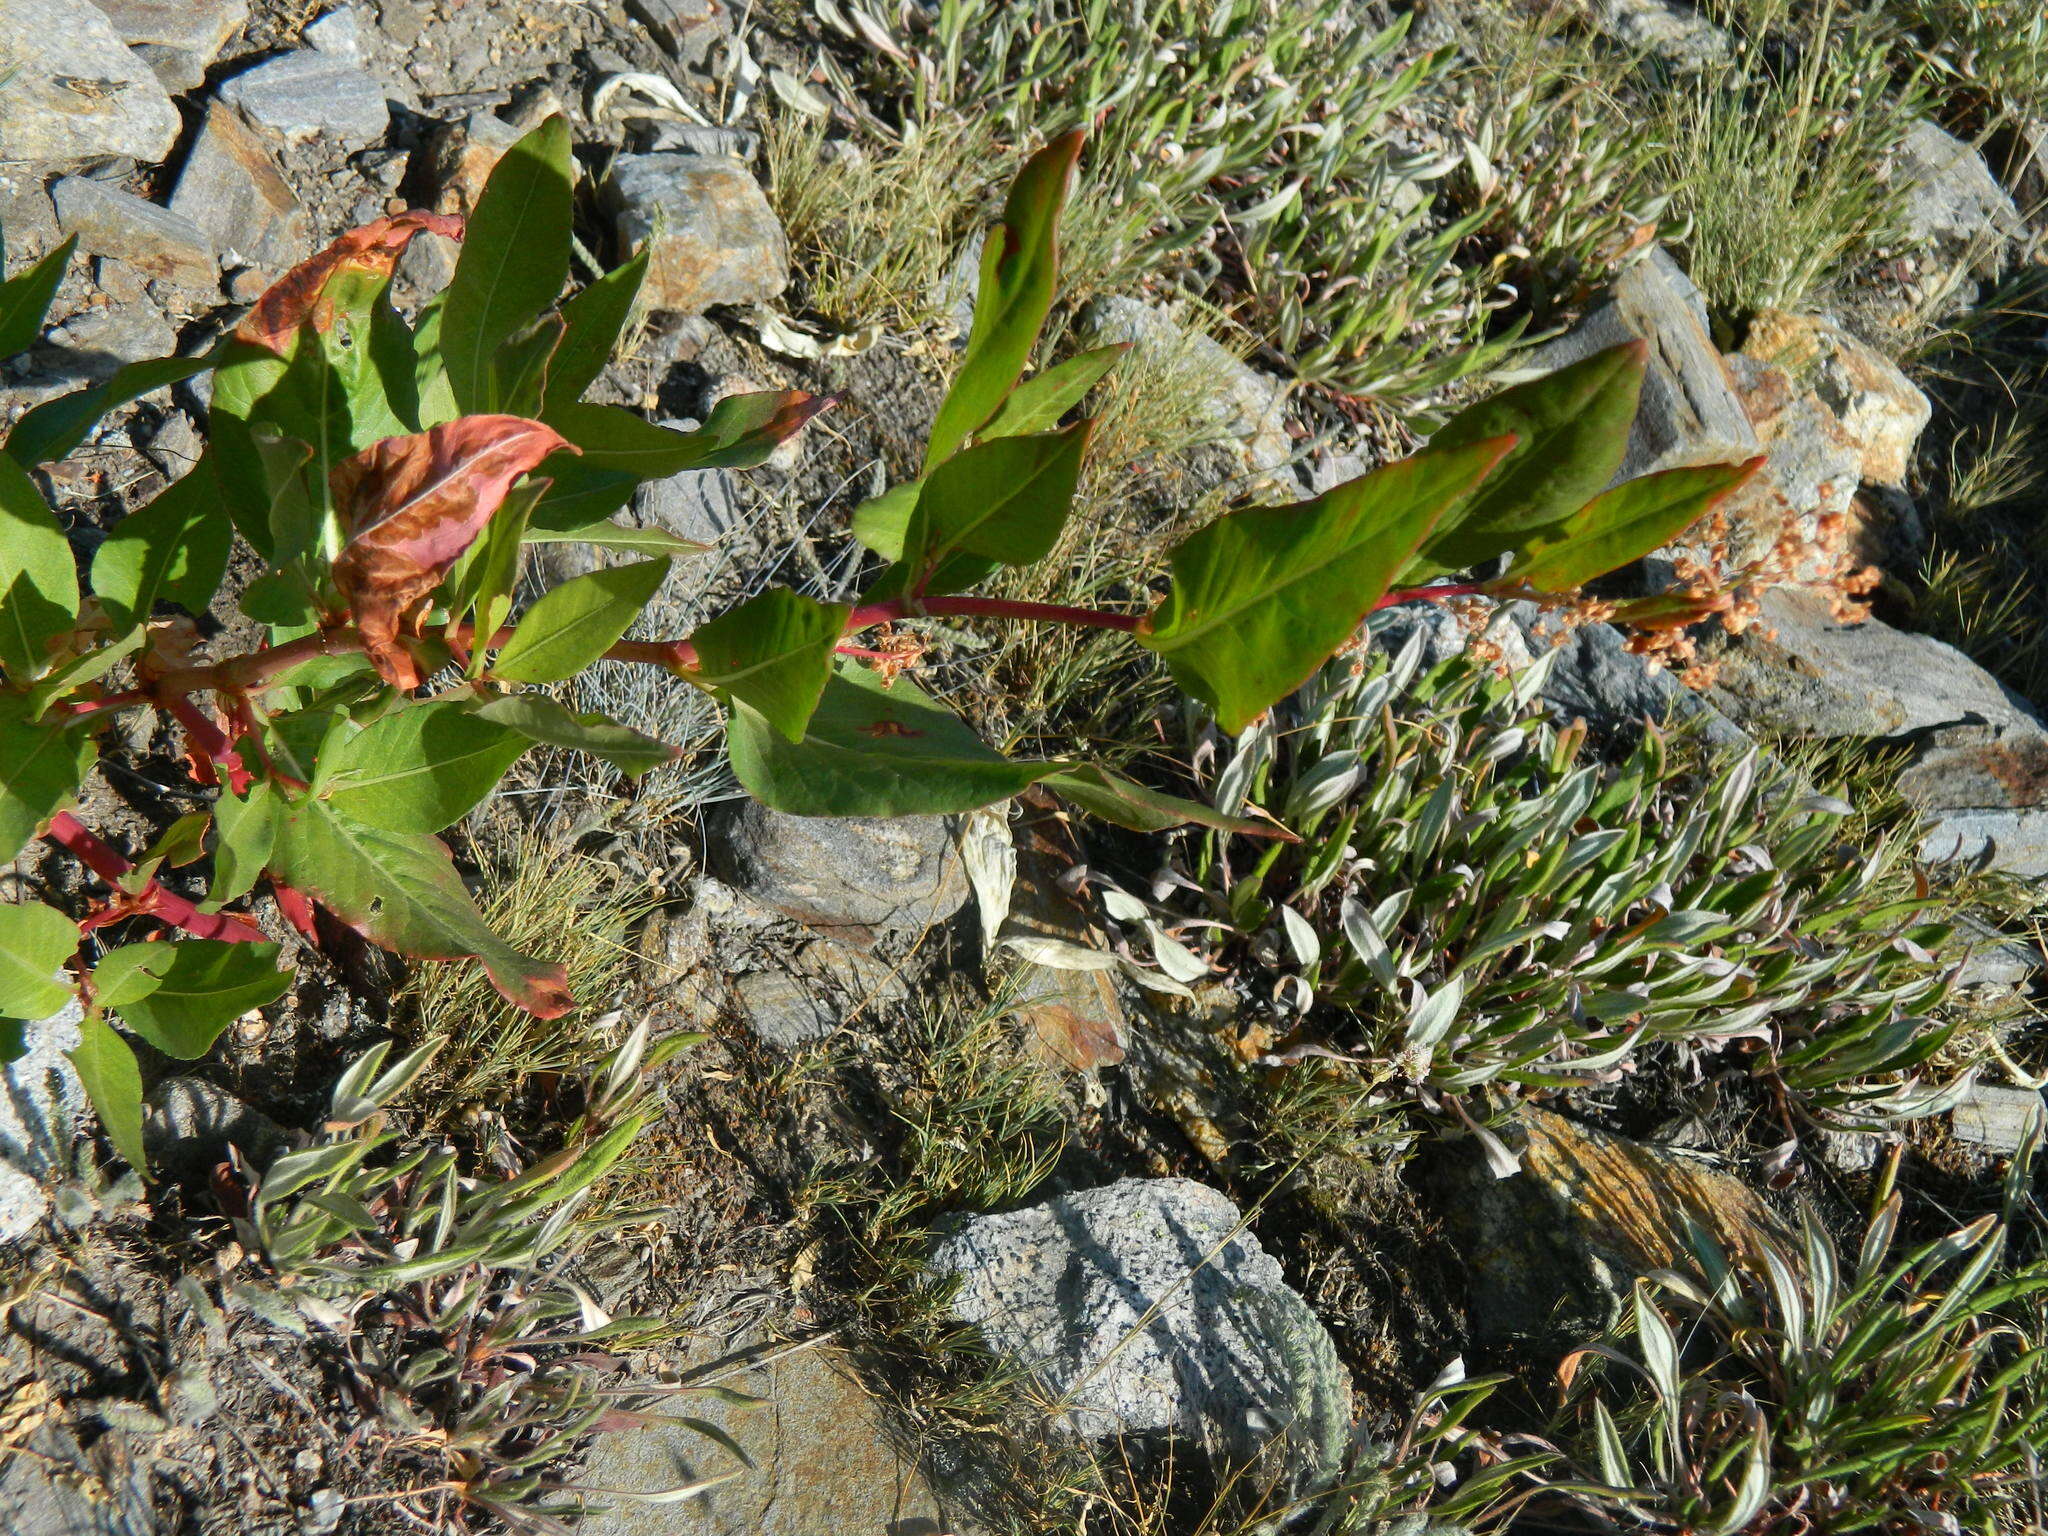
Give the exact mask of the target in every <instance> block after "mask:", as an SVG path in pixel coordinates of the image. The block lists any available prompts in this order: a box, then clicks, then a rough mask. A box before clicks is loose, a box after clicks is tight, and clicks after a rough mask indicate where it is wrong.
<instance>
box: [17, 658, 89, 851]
mask: <svg viewBox="0 0 2048 1536" xmlns="http://www.w3.org/2000/svg"><path fill="white" fill-rule="evenodd" d="M39 707H40V706H39V704H38V701H36V700H35V699H33V698H30V697H27V696H25V695H22V694H10V693H4V692H0V860H7V859H12V858H13V857H14V856H15V855H16V854H17V853H19V852H21V850H22V848H23V847H24V846H26V845H27V843H28V840H29V839H30V838H32V837H34V836H35V835H36V832H37V831H38V830H39V829H40V828H41V827H42V825H43V824H44V823H45V822H47V821H48V820H49V819H50V818H51V817H52V816H54V815H56V814H57V813H58V812H59V811H61V810H63V809H64V808H65V807H66V806H67V805H69V804H70V803H71V801H72V797H73V796H75V795H76V794H77V793H78V785H79V782H80V781H81V780H82V779H84V777H85V775H86V770H87V769H89V768H91V767H92V765H93V759H94V758H95V757H97V756H98V755H99V754H98V748H97V747H96V746H95V745H94V744H93V739H92V733H91V732H90V731H89V730H88V729H87V728H86V723H85V722H83V721H73V720H65V719H62V718H52V719H43V720H37V719H36V718H35V714H36V711H37V710H38V708H39Z"/></svg>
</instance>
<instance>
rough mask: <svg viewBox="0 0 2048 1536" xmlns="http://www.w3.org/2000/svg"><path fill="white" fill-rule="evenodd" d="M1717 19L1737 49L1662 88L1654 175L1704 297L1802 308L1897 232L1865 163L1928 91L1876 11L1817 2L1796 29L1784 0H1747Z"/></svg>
mask: <svg viewBox="0 0 2048 1536" xmlns="http://www.w3.org/2000/svg"><path fill="white" fill-rule="evenodd" d="M1726 19H1727V20H1729V21H1730V22H1731V23H1732V24H1733V25H1734V26H1735V27H1736V29H1737V31H1738V34H1739V36H1740V38H1741V47H1740V48H1739V50H1738V53H1737V56H1736V59H1735V61H1734V62H1733V63H1731V64H1729V65H1726V66H1722V67H1719V68H1709V69H1707V70H1705V71H1702V72H1701V73H1700V74H1699V75H1698V76H1696V77H1693V78H1692V79H1691V80H1689V81H1685V82H1679V83H1677V84H1674V86H1673V87H1672V88H1671V90H1670V92H1669V93H1668V95H1667V96H1666V98H1665V100H1664V102H1663V105H1662V110H1661V113H1660V117H1659V121H1658V122H1657V126H1656V130H1655V131H1656V135H1657V137H1658V138H1659V140H1660V141H1662V142H1663V143H1664V144H1665V145H1666V146H1667V147H1666V149H1665V152H1664V155H1663V156H1662V158H1661V159H1660V161H1659V162H1658V163H1657V164H1656V166H1655V169H1654V174H1656V175H1657V176H1659V177H1660V178H1661V179H1663V180H1664V181H1665V182H1666V183H1667V184H1668V185H1670V186H1671V187H1672V188H1673V189H1674V194H1675V196H1674V207H1675V208H1676V209H1677V210H1678V211H1679V212H1680V213H1682V214H1683V216H1684V217H1685V218H1686V220H1687V221H1688V223H1689V225H1690V230H1691V232H1690V234H1689V235H1688V236H1687V238H1686V239H1685V241H1684V242H1683V244H1684V250H1685V255H1686V262H1687V268H1688V271H1689V272H1690V274H1691V276H1692V278H1693V280H1694V281H1695V282H1697V283H1698V284H1699V285H1700V287H1701V288H1702V289H1703V290H1704V291H1705V292H1706V293H1707V295H1708V297H1709V299H1710V301H1711V302H1713V303H1714V304H1716V305H1717V306H1719V307H1720V308H1722V309H1723V310H1725V311H1727V312H1731V313H1738V314H1739V313H1744V312H1747V311H1750V310H1755V309H1760V308H1766V307H1769V308H1776V309H1802V308H1810V307H1812V306H1813V305H1814V304H1815V303H1818V302H1820V301H1821V300H1822V299H1823V298H1824V297H1825V296H1826V295H1827V294H1828V293H1829V291H1830V290H1831V289H1833V288H1834V287H1835V286H1836V285H1838V284H1839V283H1840V282H1841V281H1842V280H1843V278H1844V277H1845V276H1846V275H1847V274H1848V273H1849V272H1850V271H1852V270H1853V269H1854V268H1855V267H1856V266H1858V265H1859V264H1860V263H1862V262H1864V261H1865V260H1867V259H1868V258H1870V257H1871V256H1872V255H1874V254H1875V253H1876V252H1877V251H1879V250H1880V249H1881V248H1882V247H1883V246H1885V244H1886V243H1887V242H1888V241H1890V240H1891V239H1893V238H1894V237H1895V236H1896V234H1897V231H1898V228H1899V218H1900V212H1901V209H1902V207H1903V203H1904V197H1905V189H1904V188H1903V187H1900V186H1897V185H1895V184H1891V183H1887V182H1886V181H1884V180H1882V179H1881V178H1880V177H1879V175H1878V174H1877V169H1876V168H1877V167H1879V166H1880V165H1882V164H1883V163H1884V161H1885V159H1886V157H1887V155H1888V154H1889V153H1890V152H1891V151H1892V150H1893V148H1894V147H1895V146H1896V145H1897V144H1898V143H1899V141H1900V140H1901V139H1902V138H1903V136H1904V134H1905V132H1906V129H1907V128H1908V127H1909V126H1910V125H1911V124H1912V122H1913V121H1914V120H1915V119H1916V118H1919V117H1924V116H1925V115H1926V113H1927V107H1928V100H1927V93H1926V90H1925V87H1924V83H1923V82H1922V80H1921V79H1920V78H1919V77H1918V76H1917V75H1913V74H1908V76H1907V77H1906V78H1905V79H1903V80H1901V79H1900V78H1898V75H1897V71H1896V69H1895V58H1896V50H1897V46H1898V34H1897V30H1896V27H1895V26H1894V25H1893V24H1892V23H1891V22H1889V21H1888V20H1887V19H1886V18H1885V17H1884V16H1883V15H1882V14H1881V13H1878V12H1874V11H1852V10H1847V9H1846V8H1845V7H1843V6H1841V5H1840V4H1838V3H1837V0H1825V3H1824V4H1823V5H1822V6H1821V7H1820V10H1819V12H1818V14H1817V15H1816V16H1815V17H1814V18H1813V19H1812V21H1811V22H1810V23H1804V24H1801V25H1799V26H1797V27H1796V29H1795V27H1794V22H1795V21H1800V22H1803V20H1804V19H1803V17H1799V16H1795V13H1794V10H1793V7H1792V5H1791V3H1790V0H1754V3H1752V4H1749V5H1745V6H1742V7H1740V8H1739V12H1738V14H1735V15H1732V16H1729V17H1727V18H1726Z"/></svg>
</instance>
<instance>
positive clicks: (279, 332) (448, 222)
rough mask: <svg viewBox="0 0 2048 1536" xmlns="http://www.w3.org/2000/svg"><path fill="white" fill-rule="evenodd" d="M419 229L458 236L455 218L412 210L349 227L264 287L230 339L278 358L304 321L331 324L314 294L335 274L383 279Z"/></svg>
mask: <svg viewBox="0 0 2048 1536" xmlns="http://www.w3.org/2000/svg"><path fill="white" fill-rule="evenodd" d="M423 229H425V230H432V231H433V232H434V233H435V234H437V235H446V236H447V237H448V238H449V239H450V240H460V239H461V238H462V220H461V219H459V218H457V217H455V216H454V215H453V214H446V213H427V212H424V211H422V210H420V209H417V208H415V209H410V210H408V211H407V212H405V213H400V214H394V215H392V216H391V217H390V218H388V219H378V220H377V221H376V222H375V223H371V224H365V225H363V226H362V227H361V228H360V229H352V230H350V231H349V232H348V233H347V234H345V235H343V236H342V237H341V238H340V239H339V240H337V241H335V242H334V244H332V245H330V246H328V247H327V249H326V250H324V251H322V252H321V253H320V254H319V255H317V256H314V257H311V258H310V259H308V260H306V261H302V262H300V263H299V264H298V265H297V266H296V267H293V268H292V269H291V271H289V272H287V273H285V275H284V276H283V277H281V278H279V279H278V280H277V281H276V282H274V283H272V284H271V285H270V286H269V287H268V288H267V289H265V290H264V293H263V297H262V298H260V299H258V300H257V301H256V307H255V308H253V309H251V310H250V311H249V313H248V314H246V315H244V316H243V317H242V323H241V324H240V325H237V326H236V327H235V338H236V340H238V341H247V342H253V343H254V344H255V345H257V346H259V347H263V348H266V349H267V350H269V351H272V352H275V353H277V354H278V355H279V356H280V357H282V356H283V355H284V351H285V348H286V346H287V345H288V344H289V343H290V341H291V339H292V337H293V336H294V335H295V334H297V332H298V329H299V327H300V326H302V325H304V324H305V323H306V321H307V320H308V319H310V320H312V322H313V328H314V329H315V330H320V331H324V330H326V329H327V328H328V326H329V325H330V324H332V323H333V322H332V319H331V317H330V316H329V315H328V314H327V313H326V312H325V310H324V309H323V307H322V305H321V302H320V296H321V294H322V293H323V292H324V291H325V289H326V287H327V283H328V280H329V279H330V278H332V277H333V276H334V274H335V273H337V272H340V271H344V270H347V269H354V270H357V271H361V272H371V273H375V274H376V275H377V276H379V277H388V276H390V274H391V270H392V268H394V267H396V266H397V265H398V258H399V257H400V256H402V255H403V254H404V253H405V248H406V246H407V245H409V244H411V242H412V237H413V236H414V235H416V234H418V233H419V232H420V231H421V230H423Z"/></svg>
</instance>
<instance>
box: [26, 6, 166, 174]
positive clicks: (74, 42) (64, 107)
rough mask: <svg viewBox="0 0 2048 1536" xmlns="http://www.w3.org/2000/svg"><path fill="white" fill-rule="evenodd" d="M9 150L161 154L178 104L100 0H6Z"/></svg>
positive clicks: (39, 156) (61, 157)
mask: <svg viewBox="0 0 2048 1536" xmlns="http://www.w3.org/2000/svg"><path fill="white" fill-rule="evenodd" d="M0 75H8V76H11V78H9V79H8V81H7V87H6V89H5V90H0V159H5V160H54V161H62V162H77V161H81V160H90V159H92V158H94V157H95V156H99V155H128V156H130V157H132V158H134V159H136V160H147V161H156V160H161V159H163V158H164V156H166V155H168V154H169V153H170V152H171V146H172V145H173V144H175V143H176V142H177V140H178V110H177V108H176V107H174V106H172V105H171V98H170V95H169V94H168V93H167V92H166V91H165V90H164V87H163V83H162V82H161V81H160V80H158V79H157V77H156V75H155V73H154V72H153V71H152V70H151V69H150V67H149V65H148V64H147V63H146V62H145V61H144V60H142V59H140V58H138V57H137V56H136V55H135V54H134V53H132V52H130V51H129V48H128V45H127V43H126V42H124V41H123V40H122V38H121V35H120V33H119V32H117V31H116V30H115V29H114V23H113V22H112V21H110V20H109V19H108V18H107V14H106V13H105V12H104V11H102V10H101V9H99V7H98V6H96V5H94V4H92V0H0Z"/></svg>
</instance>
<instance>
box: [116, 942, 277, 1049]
mask: <svg viewBox="0 0 2048 1536" xmlns="http://www.w3.org/2000/svg"><path fill="white" fill-rule="evenodd" d="M277 957H278V947H277V946H276V945H275V944H228V943H224V942H222V941H221V940H219V939H183V940H180V941H178V942H176V943H137V944H124V945H122V946H121V947H120V948H119V949H115V950H110V951H109V952H108V953H107V954H106V955H104V956H103V957H101V959H100V963H99V964H98V965H96V966H94V967H93V973H92V980H93V989H94V991H95V993H96V994H97V998H98V1001H99V1003H100V1005H101V1006H102V1007H105V1008H111V1009H113V1010H115V1011H116V1012H118V1013H119V1014H120V1015H121V1022H122V1023H124V1024H126V1025H127V1026H128V1027H129V1028H130V1029H131V1030H133V1031H134V1032H135V1033H136V1034H138V1035H140V1036H142V1038H143V1039H145V1040H147V1041H148V1042H149V1043H150V1044H151V1045H153V1046H155V1047H156V1048H157V1049H158V1050H160V1051H162V1052H163V1053H164V1054H165V1055H166V1056H174V1057H176V1058H177V1059H178V1060H180V1061H196V1060H197V1059H198V1058H199V1057H201V1056H204V1055H205V1054H206V1053H207V1051H209V1050H210V1049H212V1047H213V1042H214V1041H215V1040H217V1039H219V1038H220V1032H221V1031H222V1030H224V1029H226V1028H227V1027H228V1025H230V1024H232V1023H233V1022H234V1021H235V1020H236V1019H239V1018H240V1017H241V1016H242V1015H243V1014H245V1013H247V1012H248V1011H249V1010H250V1009H252V1008H261V1007H262V1006H263V1005H264V1004H265V1003H274V1002H276V1001H277V1000H278V999H279V998H280V997H282V996H283V995H284V993H285V989H286V988H287V987H289V986H290V985H291V982H292V978H291V973H290V972H288V971H281V970H279V969H278V967H277Z"/></svg>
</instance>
